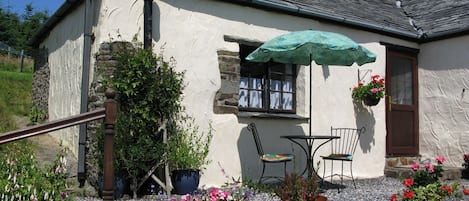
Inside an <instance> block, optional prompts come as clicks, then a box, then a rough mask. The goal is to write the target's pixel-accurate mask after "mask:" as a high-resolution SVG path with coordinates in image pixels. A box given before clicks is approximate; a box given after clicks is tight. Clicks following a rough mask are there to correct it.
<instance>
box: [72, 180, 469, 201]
mask: <svg viewBox="0 0 469 201" xmlns="http://www.w3.org/2000/svg"><path fill="white" fill-rule="evenodd" d="M335 182H336V181H335ZM355 182H356V185H357V188H356V189H355V188H353V183H352V181H350V180H347V181H344V186H345V188H341V190H340V193H339V192H338V191H337V188H329V189H323V191H324V192H323V193H322V195H325V196H326V197H327V198H328V200H329V201H388V200H389V199H390V197H391V195H392V194H394V193H398V192H402V190H403V189H404V186H403V185H402V182H401V181H400V180H399V179H395V178H389V177H379V178H373V179H360V180H356V181H355ZM444 183H447V182H444ZM460 183H461V185H464V186H469V180H461V182H460ZM95 200H96V201H97V200H100V199H97V198H79V199H78V201H95ZM125 200H128V201H144V200H157V199H125ZM461 200H465V201H469V196H465V197H463V198H457V199H449V200H447V201H461ZM251 201H280V199H279V198H278V197H273V196H270V195H268V194H265V193H260V194H256V195H255V197H254V198H253V199H251Z"/></svg>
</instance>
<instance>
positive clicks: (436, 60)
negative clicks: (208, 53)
mask: <svg viewBox="0 0 469 201" xmlns="http://www.w3.org/2000/svg"><path fill="white" fill-rule="evenodd" d="M468 44H469V36H461V37H457V38H452V39H446V40H441V41H436V42H431V43H424V44H422V45H421V47H420V54H419V58H418V59H419V103H420V108H419V109H420V114H421V115H420V119H419V122H420V153H421V154H422V158H423V159H425V158H429V159H431V160H434V158H435V157H436V156H440V155H443V156H445V157H447V159H448V164H447V165H449V166H455V167H460V166H461V164H462V163H463V162H464V161H463V154H465V153H469V141H468V140H467V139H468V138H469V118H468V117H469V94H468V93H469V91H468V89H469V62H468V61H469V60H468V55H469V46H468Z"/></svg>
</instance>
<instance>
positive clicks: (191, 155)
mask: <svg viewBox="0 0 469 201" xmlns="http://www.w3.org/2000/svg"><path fill="white" fill-rule="evenodd" d="M212 130H213V129H212V127H211V126H210V128H209V130H208V132H207V133H204V132H200V131H199V127H198V126H197V125H195V124H194V121H193V119H192V118H189V117H186V118H184V119H183V120H182V121H181V124H177V125H174V128H172V129H171V130H170V132H172V134H171V135H170V137H169V139H168V143H167V153H166V155H167V160H168V162H169V165H170V168H171V169H173V170H200V169H201V168H203V166H204V165H207V164H208V163H209V162H210V161H209V160H208V159H207V156H208V152H209V146H210V142H211V140H212V137H213V134H212Z"/></svg>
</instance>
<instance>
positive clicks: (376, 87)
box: [352, 75, 385, 101]
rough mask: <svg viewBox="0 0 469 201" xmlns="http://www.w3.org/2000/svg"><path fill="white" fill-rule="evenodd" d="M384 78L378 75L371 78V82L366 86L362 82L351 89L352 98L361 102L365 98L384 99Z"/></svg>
mask: <svg viewBox="0 0 469 201" xmlns="http://www.w3.org/2000/svg"><path fill="white" fill-rule="evenodd" d="M384 91H385V90H384V78H382V77H380V76H379V75H373V76H371V81H370V83H368V84H364V83H362V82H360V83H358V86H356V87H354V88H353V91H352V98H353V99H354V100H360V101H361V100H363V99H365V98H367V97H369V98H373V99H380V98H383V97H384Z"/></svg>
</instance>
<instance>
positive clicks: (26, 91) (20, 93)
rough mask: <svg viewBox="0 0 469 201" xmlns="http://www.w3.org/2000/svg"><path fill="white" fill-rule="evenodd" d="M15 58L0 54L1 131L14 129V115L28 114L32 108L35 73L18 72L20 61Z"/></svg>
mask: <svg viewBox="0 0 469 201" xmlns="http://www.w3.org/2000/svg"><path fill="white" fill-rule="evenodd" d="M13 60H16V59H14V58H9V57H8V56H5V55H0V133H4V132H6V131H10V130H14V129H15V128H16V126H15V123H14V120H13V116H14V115H16V116H28V114H29V111H30V108H31V83H32V78H33V75H32V73H30V72H28V73H20V72H17V69H18V63H17V62H13ZM31 66H32V65H31ZM30 68H31V67H30ZM28 71H30V70H28Z"/></svg>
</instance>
